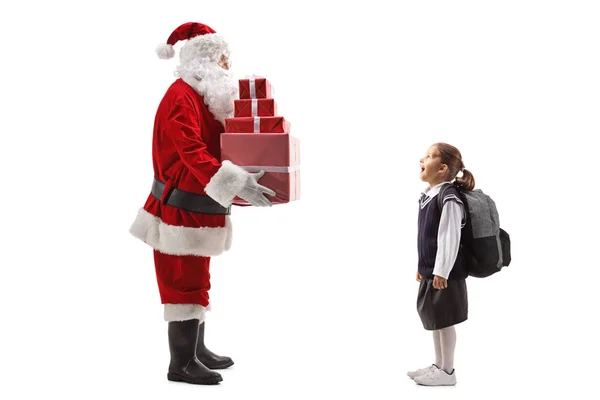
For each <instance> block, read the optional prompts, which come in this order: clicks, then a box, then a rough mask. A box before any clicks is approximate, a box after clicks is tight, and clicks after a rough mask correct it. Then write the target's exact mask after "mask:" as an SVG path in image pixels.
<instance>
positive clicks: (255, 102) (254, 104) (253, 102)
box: [252, 99, 258, 117]
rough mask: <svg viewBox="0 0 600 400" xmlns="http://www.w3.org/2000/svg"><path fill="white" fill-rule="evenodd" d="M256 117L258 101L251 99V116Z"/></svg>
mask: <svg viewBox="0 0 600 400" xmlns="http://www.w3.org/2000/svg"><path fill="white" fill-rule="evenodd" d="M257 115H258V100H257V99H252V116H253V117H256V116H257Z"/></svg>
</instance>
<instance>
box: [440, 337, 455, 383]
mask: <svg viewBox="0 0 600 400" xmlns="http://www.w3.org/2000/svg"><path fill="white" fill-rule="evenodd" d="M439 332H440V342H441V353H442V363H441V368H442V369H443V370H444V371H446V372H447V373H448V374H451V373H452V371H453V370H454V349H455V348H456V328H455V327H454V326H449V327H447V328H444V329H440V331H439Z"/></svg>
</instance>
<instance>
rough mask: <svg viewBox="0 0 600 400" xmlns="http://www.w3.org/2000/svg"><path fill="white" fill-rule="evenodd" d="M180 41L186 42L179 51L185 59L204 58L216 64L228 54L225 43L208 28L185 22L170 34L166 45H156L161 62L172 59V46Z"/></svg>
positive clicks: (173, 53) (173, 50) (203, 25)
mask: <svg viewBox="0 0 600 400" xmlns="http://www.w3.org/2000/svg"><path fill="white" fill-rule="evenodd" d="M182 40H187V42H186V43H185V44H184V45H183V47H182V49H181V57H182V58H185V59H190V58H196V57H204V58H209V59H211V60H213V61H216V62H218V61H219V60H220V59H221V56H223V55H228V53H229V50H228V46H227V42H226V41H225V40H224V39H223V38H222V37H220V36H219V35H217V33H216V31H215V30H214V29H212V28H211V27H210V26H208V25H205V24H201V23H199V22H186V23H185V24H182V25H180V26H179V27H177V29H175V30H174V31H173V32H172V33H171V36H169V38H168V39H167V42H166V43H162V44H159V45H158V47H157V48H156V54H157V55H158V57H159V58H161V59H163V60H168V59H170V58H173V56H175V49H174V48H173V46H174V45H175V43H177V42H179V41H182Z"/></svg>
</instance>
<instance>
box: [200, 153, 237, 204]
mask: <svg viewBox="0 0 600 400" xmlns="http://www.w3.org/2000/svg"><path fill="white" fill-rule="evenodd" d="M246 179H248V172H246V171H245V170H244V169H242V168H240V167H238V166H237V165H235V164H233V163H232V162H231V161H229V160H225V161H223V163H222V164H221V168H219V170H218V171H217V173H216V174H214V175H213V177H212V178H211V180H210V182H208V185H206V188H205V189H204V191H205V192H206V194H207V195H209V196H210V197H212V198H213V199H214V200H215V201H217V202H218V203H219V204H221V205H222V206H223V207H229V206H230V205H231V202H232V201H233V199H234V198H235V196H237V194H238V193H239V192H240V191H241V190H242V189H243V188H244V185H245V184H246Z"/></svg>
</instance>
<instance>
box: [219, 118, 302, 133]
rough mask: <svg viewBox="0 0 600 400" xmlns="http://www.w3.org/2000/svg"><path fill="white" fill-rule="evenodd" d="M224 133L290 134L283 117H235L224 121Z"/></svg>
mask: <svg viewBox="0 0 600 400" xmlns="http://www.w3.org/2000/svg"><path fill="white" fill-rule="evenodd" d="M225 132H226V133H290V123H289V122H288V121H286V120H285V118H283V117H237V118H226V119H225Z"/></svg>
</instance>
